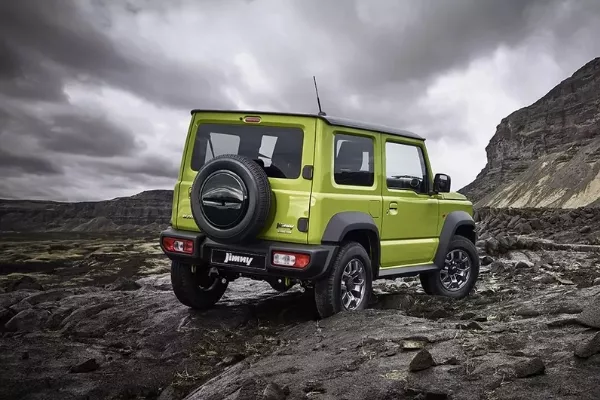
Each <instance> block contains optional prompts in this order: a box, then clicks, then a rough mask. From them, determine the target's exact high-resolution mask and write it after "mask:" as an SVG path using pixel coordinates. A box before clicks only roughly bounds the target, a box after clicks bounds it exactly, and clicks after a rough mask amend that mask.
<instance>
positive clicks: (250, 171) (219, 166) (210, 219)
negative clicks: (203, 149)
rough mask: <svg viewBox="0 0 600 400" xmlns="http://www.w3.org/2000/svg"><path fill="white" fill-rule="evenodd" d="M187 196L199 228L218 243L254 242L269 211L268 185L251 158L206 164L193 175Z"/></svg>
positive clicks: (232, 157) (235, 157)
mask: <svg viewBox="0 0 600 400" xmlns="http://www.w3.org/2000/svg"><path fill="white" fill-rule="evenodd" d="M191 189H192V190H191V193H190V200H191V208H192V215H193V216H194V220H195V221H196V224H197V225H198V228H200V230H201V231H202V232H204V233H205V234H206V236H208V237H209V238H210V239H212V240H214V241H216V242H221V243H242V242H246V241H249V240H251V239H254V238H256V236H257V235H258V234H259V233H260V231H261V230H262V229H263V228H264V227H265V224H266V222H267V220H268V218H269V213H270V209H271V196H272V195H271V185H270V183H269V179H268V177H267V174H266V173H265V171H264V170H263V169H262V168H261V167H260V165H258V163H257V162H256V161H254V160H252V159H251V158H248V157H244V156H240V155H237V154H224V155H220V156H217V157H215V158H213V159H211V160H209V161H208V162H207V163H206V164H204V166H203V167H202V168H201V169H200V170H199V171H198V174H196V178H195V179H194V183H193V184H192V188H191Z"/></svg>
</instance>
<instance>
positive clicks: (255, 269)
mask: <svg viewBox="0 0 600 400" xmlns="http://www.w3.org/2000/svg"><path fill="white" fill-rule="evenodd" d="M164 237H170V238H176V239H187V240H191V241H193V242H194V248H193V252H192V253H191V254H184V253H179V252H173V251H168V250H167V249H165V247H164V246H163V238H164ZM160 246H161V249H162V251H163V252H164V253H165V255H166V256H167V257H169V258H170V259H171V260H176V261H180V262H185V263H190V264H194V263H203V264H209V265H211V266H214V267H216V268H217V269H219V270H222V271H226V272H232V273H240V274H244V275H254V276H264V277H270V276H273V277H288V278H297V279H302V280H315V279H319V278H321V277H322V276H324V275H325V274H326V273H327V272H328V271H329V267H330V265H331V263H332V262H333V257H334V256H335V254H336V252H337V250H338V247H337V246H334V245H302V244H294V243H285V242H272V241H259V242H256V243H252V244H249V245H243V246H238V245H228V244H222V243H217V242H214V241H212V240H210V239H208V238H207V237H206V236H205V235H204V234H202V233H199V232H191V231H182V230H176V229H173V228H168V229H166V230H164V231H162V232H161V233H160ZM275 251H281V252H292V253H301V254H307V255H309V256H310V262H309V263H308V265H306V266H305V267H304V268H295V267H282V266H278V265H273V262H272V261H273V260H272V254H273V252H275ZM232 256H233V257H232ZM240 257H241V258H240ZM240 259H241V260H243V261H238V260H240Z"/></svg>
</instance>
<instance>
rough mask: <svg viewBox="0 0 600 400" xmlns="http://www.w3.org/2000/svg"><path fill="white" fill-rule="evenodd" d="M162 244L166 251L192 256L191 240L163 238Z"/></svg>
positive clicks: (192, 246)
mask: <svg viewBox="0 0 600 400" xmlns="http://www.w3.org/2000/svg"><path fill="white" fill-rule="evenodd" d="M162 244H163V247H164V248H165V249H166V250H167V251H171V252H174V253H185V254H192V253H193V252H194V241H193V240H189V239H179V238H172V237H164V238H163V240H162Z"/></svg>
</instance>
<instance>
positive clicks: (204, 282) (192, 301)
mask: <svg viewBox="0 0 600 400" xmlns="http://www.w3.org/2000/svg"><path fill="white" fill-rule="evenodd" d="M171 283H172V285H173V292H175V296H176V297H177V299H178V300H179V301H180V302H181V303H182V304H184V305H186V306H188V307H192V308H195V309H197V310H206V309H209V308H211V307H213V306H214V305H215V304H216V303H217V302H218V301H219V300H220V299H221V297H222V296H223V294H224V293H225V290H226V289H227V285H228V281H227V280H226V279H224V278H222V277H221V276H219V274H218V273H214V272H213V273H211V271H210V269H209V268H207V267H206V266H200V265H198V266H196V265H192V264H185V263H181V262H179V261H173V262H172V263H171Z"/></svg>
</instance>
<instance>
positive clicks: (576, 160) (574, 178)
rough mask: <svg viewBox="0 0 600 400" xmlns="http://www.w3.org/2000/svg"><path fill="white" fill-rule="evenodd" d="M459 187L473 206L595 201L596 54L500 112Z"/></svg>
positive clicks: (599, 79) (598, 166) (599, 157)
mask: <svg viewBox="0 0 600 400" xmlns="http://www.w3.org/2000/svg"><path fill="white" fill-rule="evenodd" d="M486 152H487V165H486V166H485V168H484V169H483V170H482V171H481V172H480V173H479V175H477V178H476V179H475V181H474V182H472V183H471V184H469V185H467V186H466V187H464V188H463V189H461V190H460V192H461V193H463V194H465V195H467V196H468V197H469V198H470V199H471V200H472V201H473V202H474V203H475V205H476V207H560V208H576V207H582V206H600V58H596V59H594V60H592V61H590V62H589V63H587V64H586V65H584V66H583V67H582V68H580V69H579V70H578V71H576V72H575V73H574V74H573V75H572V76H571V77H570V78H567V79H565V80H564V81H562V82H561V83H560V84H558V85H557V86H556V87H554V88H553V89H552V90H551V91H550V92H548V93H547V94H546V95H545V96H544V97H542V98H541V99H539V100H538V101H536V102H535V103H533V104H532V105H530V106H529V107H525V108H522V109H520V110H518V111H515V112H514V113H512V114H510V115H509V116H508V117H506V118H504V119H503V120H502V121H501V122H500V124H499V125H498V127H497V130H496V133H495V135H494V136H493V137H492V139H491V140H490V143H489V144H488V146H487V147H486Z"/></svg>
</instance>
